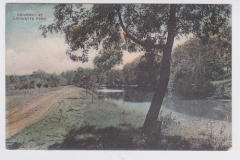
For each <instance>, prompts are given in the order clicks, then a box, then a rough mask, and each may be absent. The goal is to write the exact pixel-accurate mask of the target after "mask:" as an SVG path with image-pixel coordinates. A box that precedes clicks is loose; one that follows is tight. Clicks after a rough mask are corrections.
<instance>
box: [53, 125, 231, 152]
mask: <svg viewBox="0 0 240 160" xmlns="http://www.w3.org/2000/svg"><path fill="white" fill-rule="evenodd" d="M193 143H199V145H198V147H197V148H196V147H195V148H193V147H192V146H193ZM48 149H49V150H79V149H80V150H227V149H229V147H227V146H220V147H218V148H216V147H214V146H213V144H211V143H209V141H203V142H201V140H199V141H196V139H188V140H186V139H184V138H182V137H180V136H164V135H160V136H159V137H158V138H157V140H156V143H155V144H154V145H152V146H147V145H146V143H145V140H144V137H143V136H141V128H138V129H133V128H131V127H130V126H128V125H122V126H119V127H106V128H100V129H96V128H95V127H94V126H84V127H82V128H80V129H78V130H75V129H73V130H71V131H70V132H69V133H68V134H67V135H66V137H65V139H64V141H63V142H62V143H55V144H53V145H51V146H49V147H48Z"/></svg>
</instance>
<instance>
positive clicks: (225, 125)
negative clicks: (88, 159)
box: [5, 3, 232, 151]
mask: <svg viewBox="0 0 240 160" xmlns="http://www.w3.org/2000/svg"><path fill="white" fill-rule="evenodd" d="M5 7H6V8H5V9H6V17H5V18H6V19H5V25H6V30H5V32H6V35H5V41H6V48H5V61H6V68H5V72H6V77H5V79H6V83H5V87H6V111H5V113H6V114H5V116H6V117H5V118H6V126H5V127H6V133H5V134H6V144H5V146H6V149H7V150H141V151H146V150H153V151H166V150H170V151H173V150H177V151H196V150H197V151H216V150H217V151H227V150H229V149H230V148H231V147H232V5H231V4H183V3H179V4H173V3H171V4H167V3H165V4H152V3H151V4H146V3H144V4H141V3H139V4H114V3H111V4H110V3H109V4H107V3H106V4H94V3H92V4H86V3H83V4H78V3H7V4H6V6H5Z"/></svg>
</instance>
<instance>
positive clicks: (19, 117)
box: [6, 86, 78, 138]
mask: <svg viewBox="0 0 240 160" xmlns="http://www.w3.org/2000/svg"><path fill="white" fill-rule="evenodd" d="M77 89H78V88H76V87H73V86H66V87H63V88H61V89H59V90H56V91H51V92H49V93H48V94H46V95H44V96H41V97H39V99H37V100H36V101H33V102H30V103H28V104H27V105H25V106H24V107H15V108H13V109H11V110H9V112H8V115H9V116H8V119H7V132H6V137H7V138H9V137H11V136H13V135H14V134H16V133H18V132H19V131H20V130H22V129H23V128H25V127H26V126H28V125H30V124H32V123H34V122H36V121H37V120H39V119H40V118H41V117H42V116H44V115H45V114H46V113H47V112H48V111H49V110H51V109H53V108H54V107H55V106H56V104H57V103H58V102H59V100H60V98H61V97H63V96H64V95H67V94H69V93H71V92H73V91H75V90H77Z"/></svg>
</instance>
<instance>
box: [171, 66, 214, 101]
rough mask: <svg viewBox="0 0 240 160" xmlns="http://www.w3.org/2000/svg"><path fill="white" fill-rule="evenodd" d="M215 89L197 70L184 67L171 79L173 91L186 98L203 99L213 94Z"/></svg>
mask: <svg viewBox="0 0 240 160" xmlns="http://www.w3.org/2000/svg"><path fill="white" fill-rule="evenodd" d="M215 89H216V87H215V86H214V85H213V84H211V83H210V80H209V79H207V78H206V77H205V76H204V74H203V73H202V72H201V70H199V69H193V67H184V68H181V70H178V71H177V72H176V73H175V75H174V77H173V90H174V91H175V93H177V94H178V95H181V96H184V97H188V98H204V97H207V96H210V95H212V94H213V93H214V91H215Z"/></svg>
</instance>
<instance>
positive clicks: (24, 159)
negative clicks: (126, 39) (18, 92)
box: [0, 0, 240, 160]
mask: <svg viewBox="0 0 240 160" xmlns="http://www.w3.org/2000/svg"><path fill="white" fill-rule="evenodd" d="M37 2H39V3H100V2H102V3H130V2H131V3H192V4H194V3H211V4H213V3H218V4H219V3H226V4H232V11H233V13H232V15H233V16H232V18H233V19H232V22H233V27H232V29H233V46H232V49H233V54H232V56H233V58H232V59H233V61H232V65H233V70H232V74H233V79H232V82H233V83H232V91H233V97H232V100H233V101H232V106H233V110H232V111H233V123H232V124H233V147H232V150H231V151H81V150H80V151H10V150H6V148H5V89H4V88H5V3H37ZM0 11H1V14H0V20H1V21H2V23H1V24H3V25H0V27H1V28H0V37H1V43H0V45H1V46H0V49H1V52H0V56H1V58H0V73H1V74H0V84H1V90H0V95H1V100H0V102H1V105H0V106H1V109H0V157H1V158H0V159H3V160H47V159H51V160H54V159H56V160H66V159H67V160H75V159H76V160H80V159H81V160H82V159H87V160H92V159H93V160H95V159H98V160H107V159H114V160H115V159H116V160H118V159H119V160H120V159H121V160H126V159H131V160H132V159H134V160H135V159H136V160H137V159H138V160H139V159H167V160H168V159H177V160H203V159H204V160H207V159H212V160H214V159H217V160H236V159H240V154H239V153H240V138H239V137H240V115H239V114H240V112H239V111H240V109H239V108H240V97H238V93H239V90H240V73H239V71H240V63H239V62H240V53H238V52H240V41H239V35H240V33H239V30H240V19H239V15H240V13H239V12H240V1H237V0H211V1H209V0H168V1H167V0H165V1H163V0H157V1H154V0H134V1H133V0H131V1H127V0H121V1H120V0H101V1H99V0H81V1H76V0H70V1H66V0H38V1H34V2H33V0H22V1H18V0H11V1H9V0H2V1H1V2H0ZM3 37H4V38H3Z"/></svg>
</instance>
